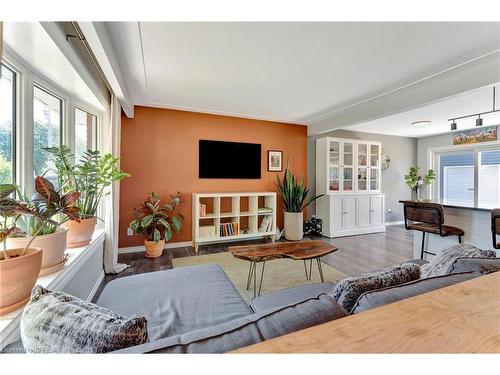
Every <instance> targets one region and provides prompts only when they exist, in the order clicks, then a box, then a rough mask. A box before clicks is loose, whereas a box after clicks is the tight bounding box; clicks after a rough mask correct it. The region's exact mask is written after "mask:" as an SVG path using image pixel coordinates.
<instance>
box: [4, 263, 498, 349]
mask: <svg viewBox="0 0 500 375" xmlns="http://www.w3.org/2000/svg"><path fill="white" fill-rule="evenodd" d="M412 262H415V263H418V264H422V261H419V260H418V261H412ZM499 270H500V259H498V258H497V259H477V258H473V259H471V258H468V259H458V260H457V261H456V262H455V263H454V264H453V265H452V266H451V267H450V268H449V269H448V272H447V274H446V275H444V276H438V277H432V278H427V279H420V280H416V281H412V282H409V283H406V284H402V285H399V286H393V287H388V288H383V289H378V290H375V291H370V292H366V293H364V294H362V295H361V296H360V297H359V298H358V300H357V302H356V304H355V306H354V308H353V310H352V313H355V314H356V313H360V312H363V311H366V310H369V309H372V308H375V307H378V306H382V305H385V304H388V303H392V302H396V301H399V300H402V299H405V298H410V297H413V296H416V295H419V294H422V293H425V292H429V291H431V290H435V289H438V288H442V287H445V286H448V285H453V284H455V283H458V282H462V281H466V280H470V279H472V278H475V277H479V276H481V275H482V274H487V273H490V272H496V271H499ZM333 286H334V284H332V283H318V284H310V285H303V286H299V287H295V288H290V289H285V290H281V291H278V292H275V293H271V294H268V295H264V296H261V297H258V298H255V299H254V300H253V301H252V302H251V304H250V306H248V305H247V304H246V303H245V301H244V300H243V298H242V297H241V296H240V294H239V293H238V291H237V290H236V288H235V287H234V285H233V284H232V283H231V281H230V280H229V278H228V277H227V276H226V274H225V273H224V271H223V270H222V268H221V267H220V266H219V265H216V264H206V265H198V266H192V267H184V268H178V269H173V270H167V271H159V272H151V273H144V274H139V275H134V276H128V277H123V278H119V279H116V280H114V281H111V282H110V283H109V284H107V285H106V287H105V288H104V290H103V292H102V293H101V295H100V296H99V298H98V300H97V302H96V303H97V304H98V305H100V306H102V307H105V308H108V309H110V310H112V311H114V312H116V313H119V314H123V315H125V316H130V315H139V316H145V317H146V318H147V320H148V333H149V342H148V343H146V344H143V345H138V346H133V347H130V348H126V349H122V350H119V351H116V352H115V353H225V352H229V351H231V350H235V349H238V348H241V347H244V346H248V345H251V344H255V343H259V342H261V341H265V340H268V339H271V338H273V337H277V336H281V335H285V334H287V333H291V332H294V331H298V330H301V329H305V328H308V327H311V326H315V325H318V324H322V323H325V322H328V321H331V320H335V319H339V318H342V317H345V316H347V315H349V314H348V312H346V311H345V310H344V309H343V308H342V307H341V306H340V305H339V304H337V302H336V301H335V300H334V299H333V298H332V297H331V296H330V295H329V292H330V291H331V290H332V288H333ZM19 346H20V343H19V342H18V343H16V344H14V347H19Z"/></svg>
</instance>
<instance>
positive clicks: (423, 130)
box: [344, 84, 500, 138]
mask: <svg viewBox="0 0 500 375" xmlns="http://www.w3.org/2000/svg"><path fill="white" fill-rule="evenodd" d="M496 94H497V95H496V105H495V108H496V109H500V84H497V85H496ZM492 109H493V87H492V86H486V87H481V88H478V89H474V90H470V91H467V92H464V93H461V94H459V95H455V96H452V97H447V98H443V99H442V100H439V101H437V102H435V103H432V104H429V105H426V106H422V107H419V108H415V109H412V110H409V111H405V112H401V113H398V114H395V115H391V116H387V117H383V118H380V119H377V120H372V121H367V122H363V123H360V124H356V125H352V126H347V127H344V129H348V130H353V131H362V132H368V133H374V132H375V133H378V134H388V135H398V136H405V137H414V138H420V137H428V136H431V135H436V134H442V133H447V132H450V123H451V122H449V121H448V119H450V118H453V117H460V116H465V115H469V114H474V113H480V112H486V111H491V110H492ZM476 118H477V117H473V118H468V119H461V120H456V124H457V131H458V130H464V129H471V128H474V127H475V126H476V123H475V121H476ZM482 118H483V126H488V125H500V112H497V113H491V114H487V115H484V116H482ZM417 121H431V124H430V125H425V126H415V125H412V123H413V122H417Z"/></svg>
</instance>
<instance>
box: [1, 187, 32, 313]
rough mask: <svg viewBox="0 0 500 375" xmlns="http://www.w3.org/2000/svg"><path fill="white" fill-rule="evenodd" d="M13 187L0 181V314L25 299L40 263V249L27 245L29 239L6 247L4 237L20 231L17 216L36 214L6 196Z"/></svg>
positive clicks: (7, 311)
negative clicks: (14, 246)
mask: <svg viewBox="0 0 500 375" xmlns="http://www.w3.org/2000/svg"><path fill="white" fill-rule="evenodd" d="M16 189H17V187H16V186H15V185H12V184H2V185H0V217H1V220H0V243H1V244H2V251H1V252H0V315H3V314H6V313H9V312H11V311H14V310H16V309H18V308H20V307H21V306H22V305H24V304H25V303H26V302H27V301H28V299H29V296H30V293H31V289H32V288H33V286H34V285H35V283H36V280H37V278H38V274H39V272H40V267H41V264H42V250H41V249H40V248H36V247H31V241H29V243H27V244H26V246H25V247H22V248H14V249H10V250H7V247H6V240H7V239H8V238H9V237H11V236H13V235H16V234H17V235H19V234H22V233H23V231H22V230H21V229H20V228H18V227H17V226H16V221H17V220H18V219H19V217H20V216H21V215H26V216H36V215H37V214H36V212H34V211H32V210H31V209H30V208H28V207H27V206H25V205H24V204H23V203H22V202H19V201H17V200H15V199H14V198H11V197H9V196H10V195H11V194H12V193H13V192H14V191H16Z"/></svg>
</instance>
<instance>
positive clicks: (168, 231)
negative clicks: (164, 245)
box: [165, 228, 172, 241]
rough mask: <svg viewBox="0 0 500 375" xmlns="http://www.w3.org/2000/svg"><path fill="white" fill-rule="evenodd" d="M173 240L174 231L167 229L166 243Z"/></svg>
mask: <svg viewBox="0 0 500 375" xmlns="http://www.w3.org/2000/svg"><path fill="white" fill-rule="evenodd" d="M171 238H172V230H171V229H170V228H168V229H165V241H170V239H171Z"/></svg>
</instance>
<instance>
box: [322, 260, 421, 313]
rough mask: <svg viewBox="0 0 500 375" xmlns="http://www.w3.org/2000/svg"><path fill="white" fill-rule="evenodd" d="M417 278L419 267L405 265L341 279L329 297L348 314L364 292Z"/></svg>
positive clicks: (412, 264) (418, 276) (411, 264)
mask: <svg viewBox="0 0 500 375" xmlns="http://www.w3.org/2000/svg"><path fill="white" fill-rule="evenodd" d="M419 278H420V266H419V265H417V264H414V263H405V264H402V265H400V266H394V267H389V268H386V269H384V270H382V271H377V272H372V273H364V274H362V275H361V276H356V277H347V278H345V279H342V280H340V281H339V282H337V284H335V287H334V288H333V291H332V292H331V295H332V297H333V298H334V299H335V301H337V302H338V303H339V304H340V305H341V306H342V307H343V308H344V309H345V310H346V311H349V312H350V311H351V310H352V308H353V306H354V305H355V304H356V301H357V300H358V298H359V297H360V296H361V295H362V294H363V293H365V292H368V291H370V290H377V289H381V288H386V287H389V286H394V285H400V284H404V283H407V282H409V281H413V280H417V279H419Z"/></svg>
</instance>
